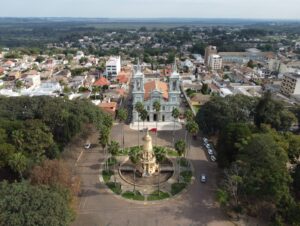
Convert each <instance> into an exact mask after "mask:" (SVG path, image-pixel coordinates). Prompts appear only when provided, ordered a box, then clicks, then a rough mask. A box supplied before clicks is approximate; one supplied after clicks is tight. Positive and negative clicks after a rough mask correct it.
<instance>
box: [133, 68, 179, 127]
mask: <svg viewBox="0 0 300 226" xmlns="http://www.w3.org/2000/svg"><path fill="white" fill-rule="evenodd" d="M179 82H180V76H179V73H178V72H177V68H176V66H174V67H173V72H172V74H171V76H170V77H169V82H168V83H166V82H162V81H160V80H159V79H153V80H150V81H147V82H146V81H145V76H144V74H143V73H142V70H141V67H140V65H138V67H137V70H136V72H135V73H134V75H133V78H132V83H133V90H132V96H133V122H137V121H138V113H137V111H136V110H135V109H134V106H135V104H136V103H137V102H142V103H143V104H144V108H145V109H146V110H147V111H148V118H147V121H148V122H155V121H159V122H171V121H173V120H174V119H173V117H172V111H173V109H174V108H179V105H180V87H179ZM155 101H158V102H159V103H160V105H161V108H160V111H159V112H156V111H155V109H154V108H153V103H154V102H155Z"/></svg>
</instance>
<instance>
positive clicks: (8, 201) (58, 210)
mask: <svg viewBox="0 0 300 226" xmlns="http://www.w3.org/2000/svg"><path fill="white" fill-rule="evenodd" d="M0 197H1V201H0V226H7V225H14V226H29V225H37V226H43V225H51V226H65V225H69V224H70V223H71V222H72V220H73V219H74V212H73V210H72V209H71V208H70V204H71V196H70V194H69V192H68V191H67V190H65V189H62V188H58V187H57V188H54V187H47V186H32V185H30V184H29V183H28V182H20V183H12V184H9V183H7V182H2V183H0Z"/></svg>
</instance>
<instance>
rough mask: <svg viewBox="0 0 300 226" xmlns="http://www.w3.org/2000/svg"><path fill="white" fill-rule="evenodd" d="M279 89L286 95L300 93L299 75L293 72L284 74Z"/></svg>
mask: <svg viewBox="0 0 300 226" xmlns="http://www.w3.org/2000/svg"><path fill="white" fill-rule="evenodd" d="M280 91H281V93H283V94H284V95H286V96H291V95H300V75H299V74H295V73H288V74H285V75H284V77H283V80H282V83H281V86H280Z"/></svg>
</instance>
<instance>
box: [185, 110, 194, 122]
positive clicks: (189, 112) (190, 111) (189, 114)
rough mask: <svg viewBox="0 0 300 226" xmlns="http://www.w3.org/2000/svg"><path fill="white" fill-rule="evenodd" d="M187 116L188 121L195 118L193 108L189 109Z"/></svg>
mask: <svg viewBox="0 0 300 226" xmlns="http://www.w3.org/2000/svg"><path fill="white" fill-rule="evenodd" d="M185 118H186V121H187V122H189V121H191V120H193V118H194V114H193V112H192V110H190V109H188V110H187V111H186V112H185Z"/></svg>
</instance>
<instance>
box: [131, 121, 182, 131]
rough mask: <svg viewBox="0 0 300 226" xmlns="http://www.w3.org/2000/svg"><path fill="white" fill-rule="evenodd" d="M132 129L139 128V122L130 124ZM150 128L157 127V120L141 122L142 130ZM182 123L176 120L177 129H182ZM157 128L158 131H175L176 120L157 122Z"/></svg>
mask: <svg viewBox="0 0 300 226" xmlns="http://www.w3.org/2000/svg"><path fill="white" fill-rule="evenodd" d="M129 127H130V129H133V130H138V123H137V122H134V123H131V124H130V126H129ZM146 128H148V129H149V130H150V129H153V128H156V122H145V123H143V122H140V130H143V129H146ZM181 129H182V125H181V123H179V122H175V130H181ZM157 130H158V131H163V130H164V131H168V130H169V131H173V130H174V122H158V123H157Z"/></svg>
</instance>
